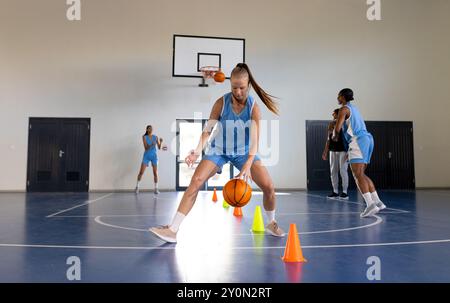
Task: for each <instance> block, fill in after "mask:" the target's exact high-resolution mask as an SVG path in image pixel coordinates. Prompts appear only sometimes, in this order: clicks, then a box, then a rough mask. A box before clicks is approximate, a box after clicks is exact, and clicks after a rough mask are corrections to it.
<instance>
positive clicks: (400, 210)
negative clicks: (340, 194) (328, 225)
mask: <svg viewBox="0 0 450 303" xmlns="http://www.w3.org/2000/svg"><path fill="white" fill-rule="evenodd" d="M298 193H299V194H303V195H305V196H310V197H315V198H322V199H326V200H331V201H338V202H344V203H351V204H358V205H364V203H360V202H355V201H348V200H343V199H331V198H327V197H324V196H321V195H316V194H308V193H304V192H298ZM386 209H390V210H395V211H398V212H402V213H410V211H408V210H403V209H397V208H392V207H386Z"/></svg>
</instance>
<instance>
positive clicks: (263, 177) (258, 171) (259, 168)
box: [250, 160, 285, 237]
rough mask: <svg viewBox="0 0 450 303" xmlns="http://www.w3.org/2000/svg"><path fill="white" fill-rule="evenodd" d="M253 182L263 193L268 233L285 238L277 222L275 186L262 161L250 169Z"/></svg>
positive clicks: (256, 162) (254, 163)
mask: <svg viewBox="0 0 450 303" xmlns="http://www.w3.org/2000/svg"><path fill="white" fill-rule="evenodd" d="M250 172H251V174H252V178H253V181H255V183H256V185H258V186H259V188H261V190H262V191H263V204H264V210H265V211H266V214H267V217H268V219H269V224H267V226H266V228H267V231H268V232H269V233H270V234H272V236H275V237H283V236H284V235H285V233H284V231H283V230H282V229H281V228H280V227H279V226H278V224H277V222H276V221H275V206H276V205H275V204H276V201H275V186H274V185H273V182H272V178H271V177H270V175H269V172H268V171H267V169H266V168H265V167H264V165H262V163H261V161H260V160H258V161H255V162H253V164H252V167H251V168H250Z"/></svg>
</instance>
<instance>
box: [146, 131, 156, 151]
mask: <svg viewBox="0 0 450 303" xmlns="http://www.w3.org/2000/svg"><path fill="white" fill-rule="evenodd" d="M145 141H146V142H147V144H148V145H152V144H153V143H155V145H154V146H152V147H151V148H150V149H148V150H146V151H145V155H152V154H156V136H155V135H152V138H151V139H150V138H149V136H148V135H145Z"/></svg>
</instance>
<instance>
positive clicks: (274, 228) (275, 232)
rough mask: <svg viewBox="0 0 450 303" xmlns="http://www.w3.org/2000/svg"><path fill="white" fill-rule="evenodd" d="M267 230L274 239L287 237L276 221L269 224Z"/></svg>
mask: <svg viewBox="0 0 450 303" xmlns="http://www.w3.org/2000/svg"><path fill="white" fill-rule="evenodd" d="M266 229H267V231H268V232H269V233H270V234H271V235H272V236H274V237H284V236H285V235H286V234H285V233H284V231H283V230H282V229H281V228H280V227H279V226H278V224H277V222H275V221H272V222H270V223H269V224H267V226H266Z"/></svg>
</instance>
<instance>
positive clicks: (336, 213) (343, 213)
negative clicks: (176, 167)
mask: <svg viewBox="0 0 450 303" xmlns="http://www.w3.org/2000/svg"><path fill="white" fill-rule="evenodd" d="M353 214H361V212H359V211H345V212H344V211H343V212H298V213H279V214H277V216H292V215H353ZM379 214H403V212H398V211H381V212H380V213H379ZM98 216H100V217H108V218H114V217H118V218H120V217H170V216H172V214H165V215H162V214H161V215H155V214H153V215H132V214H130V215H88V216H82V215H79V216H77V215H74V216H57V218H96V217H98Z"/></svg>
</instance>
